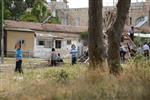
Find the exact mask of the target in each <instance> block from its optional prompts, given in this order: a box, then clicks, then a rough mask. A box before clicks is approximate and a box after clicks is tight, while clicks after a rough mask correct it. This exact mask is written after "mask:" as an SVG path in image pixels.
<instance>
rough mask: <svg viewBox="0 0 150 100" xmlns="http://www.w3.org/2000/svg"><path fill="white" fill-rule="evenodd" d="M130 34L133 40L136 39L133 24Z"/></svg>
mask: <svg viewBox="0 0 150 100" xmlns="http://www.w3.org/2000/svg"><path fill="white" fill-rule="evenodd" d="M129 33H130V34H129V35H130V38H131V40H132V41H134V27H133V26H132V27H131V29H130V30H129Z"/></svg>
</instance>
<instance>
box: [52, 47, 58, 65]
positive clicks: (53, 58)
mask: <svg viewBox="0 0 150 100" xmlns="http://www.w3.org/2000/svg"><path fill="white" fill-rule="evenodd" d="M56 61H57V54H56V53H55V49H54V48H52V53H51V66H56Z"/></svg>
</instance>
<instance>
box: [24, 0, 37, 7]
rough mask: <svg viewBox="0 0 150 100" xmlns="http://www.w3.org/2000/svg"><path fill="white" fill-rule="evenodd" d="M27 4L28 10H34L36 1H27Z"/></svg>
mask: <svg viewBox="0 0 150 100" xmlns="http://www.w3.org/2000/svg"><path fill="white" fill-rule="evenodd" d="M25 2H26V4H27V7H28V8H32V7H33V5H34V3H35V0H25Z"/></svg>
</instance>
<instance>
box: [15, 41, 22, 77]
mask: <svg viewBox="0 0 150 100" xmlns="http://www.w3.org/2000/svg"><path fill="white" fill-rule="evenodd" d="M15 48H16V68H15V72H17V71H19V73H22V74H23V70H22V66H21V65H22V50H21V45H20V44H19V43H17V44H16V46H15Z"/></svg>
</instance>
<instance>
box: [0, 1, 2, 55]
mask: <svg viewBox="0 0 150 100" xmlns="http://www.w3.org/2000/svg"><path fill="white" fill-rule="evenodd" d="M1 37H2V1H0V56H1Z"/></svg>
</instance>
